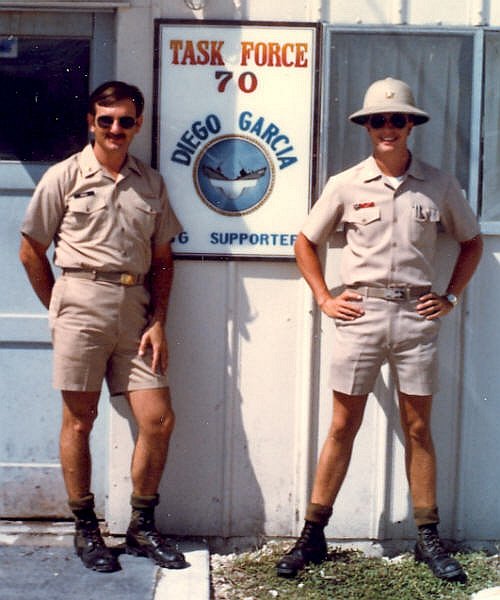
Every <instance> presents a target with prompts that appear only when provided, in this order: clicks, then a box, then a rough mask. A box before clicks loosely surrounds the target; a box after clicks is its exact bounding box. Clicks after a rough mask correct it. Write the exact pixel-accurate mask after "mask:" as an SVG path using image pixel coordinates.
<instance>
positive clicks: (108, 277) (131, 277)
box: [63, 269, 144, 286]
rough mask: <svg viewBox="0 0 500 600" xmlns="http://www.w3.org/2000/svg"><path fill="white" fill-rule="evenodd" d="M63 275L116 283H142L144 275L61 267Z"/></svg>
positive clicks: (127, 284) (126, 284)
mask: <svg viewBox="0 0 500 600" xmlns="http://www.w3.org/2000/svg"><path fill="white" fill-rule="evenodd" d="M63 275H64V276H65V277H76V278H78V279H90V280H91V281H106V282H108V283H116V284H118V285H125V286H131V285H142V284H143V283H144V275H137V274H134V273H118V272H116V271H97V270H89V269H63Z"/></svg>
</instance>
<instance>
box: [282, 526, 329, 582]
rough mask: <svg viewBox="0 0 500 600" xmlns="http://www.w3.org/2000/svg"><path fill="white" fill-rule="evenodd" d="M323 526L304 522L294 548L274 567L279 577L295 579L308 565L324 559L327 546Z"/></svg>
mask: <svg viewBox="0 0 500 600" xmlns="http://www.w3.org/2000/svg"><path fill="white" fill-rule="evenodd" d="M323 529H324V526H323V525H320V524H319V523H313V522H311V521H306V522H305V525H304V529H303V530H302V533H301V534H300V537H299V539H298V540H297V542H296V543H295V546H294V547H293V548H292V549H291V550H289V551H288V552H287V553H286V554H285V556H283V558H282V559H281V560H280V561H279V563H278V564H277V565H276V569H277V573H278V575H279V576H280V577H295V576H296V575H297V573H298V572H299V571H301V570H302V569H303V568H304V567H306V566H307V565H308V564H309V563H314V564H319V563H321V562H323V561H324V560H325V559H326V556H327V545H326V540H325V534H324V531H323Z"/></svg>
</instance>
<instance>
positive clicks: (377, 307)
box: [329, 297, 441, 396]
mask: <svg viewBox="0 0 500 600" xmlns="http://www.w3.org/2000/svg"><path fill="white" fill-rule="evenodd" d="M418 302H419V301H418V300H410V301H392V300H384V299H383V298H371V297H370V298H367V297H364V298H363V300H362V303H363V308H364V311H365V314H364V315H363V316H362V317H359V318H358V319H355V320H354V321H341V320H340V319H337V320H336V321H335V325H336V331H335V337H334V346H333V352H332V359H331V363H330V378H329V383H330V386H331V388H332V389H334V390H336V391H338V392H341V393H344V394H350V395H361V394H368V393H369V392H371V391H372V390H373V387H374V385H375V381H376V379H377V376H378V374H379V372H380V368H381V366H382V364H383V363H384V362H386V361H387V362H388V363H389V365H390V368H391V374H392V376H393V378H394V381H395V385H396V387H397V389H398V390H399V391H401V392H403V393H405V394H408V395H416V396H427V395H431V394H434V393H435V392H436V391H437V338H438V333H439V329H440V325H441V323H440V321H439V319H437V320H432V321H429V320H426V319H424V318H423V317H421V316H420V315H419V314H418V313H417V311H416V305H417V304H418Z"/></svg>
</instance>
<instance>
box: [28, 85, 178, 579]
mask: <svg viewBox="0 0 500 600" xmlns="http://www.w3.org/2000/svg"><path fill="white" fill-rule="evenodd" d="M143 107H144V98H143V96H142V93H141V92H140V90H139V89H138V88H136V87H135V86H132V85H129V84H127V83H124V82H120V81H110V82H106V83H104V84H102V85H100V86H99V87H98V88H97V89H96V90H95V91H94V92H93V94H92V95H91V97H90V99H89V110H88V115H87V121H88V127H89V131H90V133H91V136H92V138H93V141H92V143H90V144H89V145H88V146H86V147H85V148H84V149H83V150H82V151H81V152H80V153H78V154H75V155H73V156H71V157H69V158H68V159H66V160H64V161H62V162H61V163H58V164H56V165H54V166H53V167H51V168H50V169H49V170H48V171H47V172H46V174H45V175H44V176H43V177H42V179H41V181H40V182H39V184H38V186H37V187H36V190H35V193H34V195H33V198H32V200H31V202H30V205H29V207H28V209H27V212H26V215H25V219H24V222H23V225H22V229H21V231H22V241H21V249H20V258H21V261H22V263H23V265H24V267H25V269H26V271H27V274H28V277H29V279H30V282H31V284H32V286H33V289H34V290H35V292H36V293H37V295H38V297H39V298H40V300H41V301H42V303H43V304H44V305H45V306H46V307H47V308H48V309H49V322H50V326H51V330H52V340H53V348H54V368H53V383H54V386H55V387H56V388H57V389H60V390H61V393H62V399H63V414H62V427H61V435H60V454H61V466H62V471H63V477H64V483H65V486H66V490H67V493H68V499H69V506H70V509H71V511H72V512H73V514H74V516H75V539H74V542H75V549H76V552H77V554H78V556H80V558H81V560H82V562H83V563H84V565H85V566H86V567H88V568H90V569H94V570H96V571H100V572H112V571H116V570H118V569H119V568H120V565H119V562H118V560H117V558H116V556H115V554H114V553H113V552H111V551H110V549H108V548H107V547H106V545H105V544H104V541H103V539H102V537H101V534H100V530H99V525H98V522H97V518H96V515H95V512H94V496H93V494H92V491H91V456H90V449H89V435H90V433H91V430H92V427H93V424H94V421H95V418H96V416H97V407H98V401H99V397H100V393H101V387H102V383H103V380H106V382H107V385H108V388H109V391H110V394H111V395H124V396H125V398H126V400H127V401H128V403H129V405H130V407H131V411H132V414H133V416H134V418H135V420H136V425H137V439H136V443H135V448H134V452H133V456H132V466H131V480H132V486H133V487H132V496H131V500H130V503H131V506H132V517H131V521H130V525H129V528H128V531H127V536H126V548H127V551H128V552H129V553H131V554H134V555H139V556H148V557H150V558H152V559H153V560H154V561H155V562H156V563H157V564H159V565H160V566H163V567H167V568H183V567H185V566H187V563H186V561H185V559H184V556H183V555H182V553H180V552H179V551H178V550H177V548H176V547H175V546H174V545H173V544H170V543H169V542H167V540H166V539H165V538H164V537H163V536H162V535H161V534H160V533H159V532H158V530H157V529H156V526H155V520H154V509H155V506H156V505H157V504H158V502H159V496H158V487H159V483H160V478H161V476H162V473H163V469H164V465H165V461H166V457H167V450H168V443H169V439H170V436H171V433H172V430H173V426H174V413H173V411H172V406H171V401H170V395H169V388H168V380H167V374H166V371H167V362H168V353H167V342H166V339H165V321H166V315H167V304H168V297H169V293H170V287H171V283H172V277H173V259H172V250H171V240H172V238H173V237H174V236H175V235H177V234H178V233H179V232H180V229H181V227H180V224H179V222H178V220H177V218H176V216H175V214H174V212H173V211H172V209H171V207H170V204H169V201H168V196H167V192H166V188H165V183H164V181H163V179H162V177H161V175H160V174H159V173H158V172H157V171H155V170H153V169H152V168H151V167H149V166H148V165H146V164H145V163H143V162H142V161H140V160H138V159H137V158H135V157H133V156H131V155H130V154H129V153H128V150H129V146H130V144H131V142H132V140H133V139H134V137H135V135H136V134H137V133H138V132H139V130H140V128H141V125H142V121H143V114H142V113H143ZM51 243H53V244H54V262H55V264H56V266H58V267H60V268H61V269H62V276H61V277H59V278H58V279H57V281H54V276H53V273H52V269H51V266H50V263H49V260H48V258H47V250H48V248H49V246H50V244H51Z"/></svg>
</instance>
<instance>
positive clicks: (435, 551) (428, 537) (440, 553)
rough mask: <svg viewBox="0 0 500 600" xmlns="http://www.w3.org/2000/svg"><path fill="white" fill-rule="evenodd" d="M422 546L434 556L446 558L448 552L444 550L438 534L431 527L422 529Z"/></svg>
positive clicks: (435, 557)
mask: <svg viewBox="0 0 500 600" xmlns="http://www.w3.org/2000/svg"><path fill="white" fill-rule="evenodd" d="M421 539H422V546H423V547H424V548H425V550H426V551H427V552H428V553H429V554H430V555H431V556H432V557H433V558H434V559H439V558H447V557H448V552H447V551H446V550H445V548H444V546H443V544H442V542H441V540H440V538H439V535H438V533H437V532H436V531H433V530H432V529H423V530H422V537H421Z"/></svg>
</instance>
